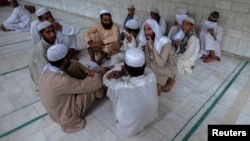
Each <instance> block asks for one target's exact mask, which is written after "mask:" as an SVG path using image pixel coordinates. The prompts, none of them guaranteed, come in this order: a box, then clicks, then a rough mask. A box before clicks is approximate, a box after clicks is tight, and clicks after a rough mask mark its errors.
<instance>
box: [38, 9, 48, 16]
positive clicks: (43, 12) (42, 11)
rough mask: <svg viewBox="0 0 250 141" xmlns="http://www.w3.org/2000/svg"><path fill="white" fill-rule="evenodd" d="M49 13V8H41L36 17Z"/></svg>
mask: <svg viewBox="0 0 250 141" xmlns="http://www.w3.org/2000/svg"><path fill="white" fill-rule="evenodd" d="M47 12H49V10H48V8H47V7H42V8H39V9H37V10H36V15H37V16H38V17H39V16H42V15H43V14H45V13H47Z"/></svg>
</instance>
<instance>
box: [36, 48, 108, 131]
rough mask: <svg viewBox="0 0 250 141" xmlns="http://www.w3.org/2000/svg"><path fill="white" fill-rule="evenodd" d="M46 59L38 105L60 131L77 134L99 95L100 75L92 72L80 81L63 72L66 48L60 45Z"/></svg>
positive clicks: (50, 51) (66, 59) (66, 55)
mask: <svg viewBox="0 0 250 141" xmlns="http://www.w3.org/2000/svg"><path fill="white" fill-rule="evenodd" d="M47 56H48V61H49V62H50V64H48V65H46V66H45V67H44V68H43V72H42V75H41V78H40V80H39V92H40V99H41V103H42V105H43V106H44V108H45V109H46V111H47V112H48V114H49V116H50V117H51V119H52V120H53V121H54V122H56V123H57V124H59V125H60V126H61V129H62V130H63V131H64V132H66V133H69V132H77V131H79V130H81V129H82V128H84V126H85V120H84V114H85V112H86V110H87V109H89V108H90V106H91V105H92V103H93V102H94V100H95V98H101V97H102V96H103V91H102V79H101V76H100V75H99V74H97V73H93V74H91V76H87V77H86V78H85V79H83V80H80V79H75V78H72V77H70V76H69V75H68V74H67V73H65V71H66V70H67V68H68V67H69V66H70V60H69V57H68V48H67V47H66V46H64V45H62V44H61V45H58V44H57V45H53V46H51V47H50V48H49V49H48V51H47Z"/></svg>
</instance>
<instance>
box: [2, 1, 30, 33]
mask: <svg viewBox="0 0 250 141" xmlns="http://www.w3.org/2000/svg"><path fill="white" fill-rule="evenodd" d="M10 5H11V6H12V7H13V8H14V10H13V11H12V13H11V15H10V16H9V17H8V18H7V19H6V20H5V21H4V22H3V24H2V25H1V28H2V30H3V31H6V32H9V31H25V30H29V28H30V23H31V15H30V13H29V12H28V11H27V10H26V9H24V8H23V7H22V6H20V5H19V4H18V2H17V1H16V0H10Z"/></svg>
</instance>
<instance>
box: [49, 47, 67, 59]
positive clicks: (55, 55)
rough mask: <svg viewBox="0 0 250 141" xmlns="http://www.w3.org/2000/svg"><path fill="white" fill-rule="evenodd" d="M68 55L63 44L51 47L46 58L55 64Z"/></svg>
mask: <svg viewBox="0 0 250 141" xmlns="http://www.w3.org/2000/svg"><path fill="white" fill-rule="evenodd" d="M67 54H68V48H67V47H66V46H65V45H63V44H56V45H53V46H51V47H50V48H49V49H48V51H47V58H48V60H49V61H52V62H55V61H58V60H61V59H63V58H64V57H65V56H66V55H67Z"/></svg>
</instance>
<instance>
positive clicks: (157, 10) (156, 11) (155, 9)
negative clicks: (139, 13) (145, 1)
mask: <svg viewBox="0 0 250 141" xmlns="http://www.w3.org/2000/svg"><path fill="white" fill-rule="evenodd" d="M150 12H153V13H156V14H159V13H160V12H159V9H157V8H152V9H151V10H150Z"/></svg>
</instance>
